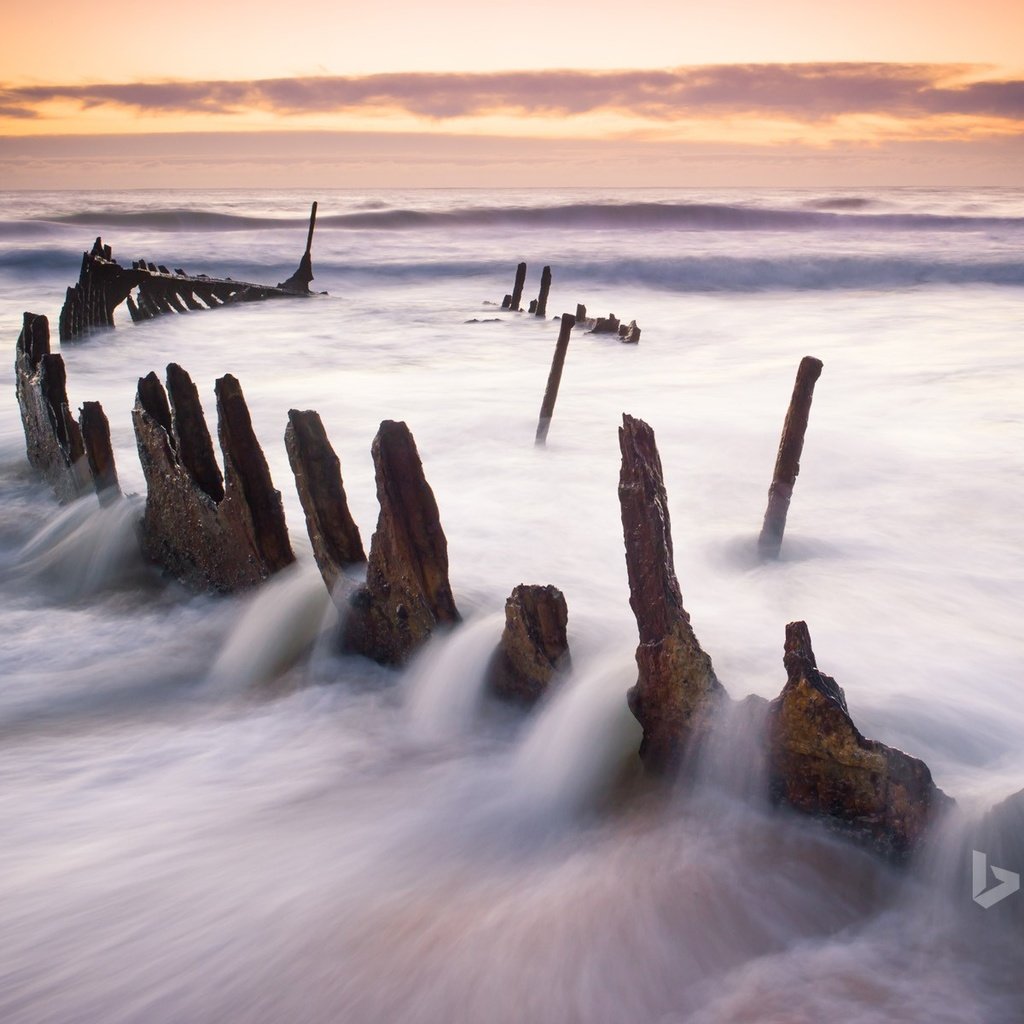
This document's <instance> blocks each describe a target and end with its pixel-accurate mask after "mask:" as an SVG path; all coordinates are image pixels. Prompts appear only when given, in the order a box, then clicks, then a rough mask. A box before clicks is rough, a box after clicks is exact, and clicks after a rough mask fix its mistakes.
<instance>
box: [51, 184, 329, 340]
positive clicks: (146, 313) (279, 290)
mask: <svg viewBox="0 0 1024 1024" xmlns="http://www.w3.org/2000/svg"><path fill="white" fill-rule="evenodd" d="M316 207H317V204H316V203H314V204H313V208H312V211H311V213H310V219H309V232H308V235H307V237H306V251H305V252H304V253H303V255H302V259H301V260H300V261H299V266H298V269H297V270H296V271H295V273H294V274H292V276H291V277H289V278H288V280H287V281H284V282H282V283H281V284H278V285H276V286H271V285H263V284H252V283H250V282H247V281H233V280H232V279H231V278H229V277H225V278H215V277H207V276H206V275H205V274H199V275H197V276H193V275H190V274H186V273H185V271H184V270H182V269H181V268H180V267H179V268H176V269H175V270H174V272H173V273H172V272H171V271H170V270H168V269H167V267H166V266H164V265H163V264H160V265H157V264H155V263H152V262H149V261H147V260H135V261H134V262H133V263H132V265H131V267H122V266H121V265H120V264H119V263H118V262H117V261H116V260H115V259H114V257H113V253H112V251H111V248H110V246H109V245H104V244H103V241H102V239H100V238H97V239H96V241H95V243H94V244H93V247H92V249H91V250H90V251H89V252H86V253H83V254H82V266H81V270H80V271H79V276H78V281H77V283H76V284H74V285H72V286H71V287H70V288H68V290H67V293H66V295H65V299H64V306H63V307H62V309H61V312H60V324H59V326H60V340H61V341H72V340H74V339H75V338H79V337H81V336H82V335H83V334H86V333H87V332H89V331H90V330H92V329H93V328H95V327H113V326H114V310H115V309H116V308H117V307H118V306H119V305H121V303H122V302H126V301H127V305H128V312H129V314H130V316H131V318H132V320H133V321H141V320H150V319H152V318H153V317H156V316H161V315H162V314H164V313H185V312H186V311H188V310H203V309H214V308H216V307H218V306H224V305H229V304H232V303H239V302H259V301H262V300H264V299H274V298H295V297H296V296H307V295H309V294H310V290H309V282H310V281H312V280H313V264H312V257H311V249H312V244H313V228H314V226H315V225H316Z"/></svg>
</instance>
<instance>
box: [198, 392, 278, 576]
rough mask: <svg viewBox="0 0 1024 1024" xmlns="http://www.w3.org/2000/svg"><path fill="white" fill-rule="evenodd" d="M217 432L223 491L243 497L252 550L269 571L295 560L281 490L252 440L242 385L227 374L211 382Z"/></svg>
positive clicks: (250, 422) (252, 434) (257, 445)
mask: <svg viewBox="0 0 1024 1024" xmlns="http://www.w3.org/2000/svg"><path fill="white" fill-rule="evenodd" d="M214 393H215V394H216V397H217V416H218V420H217V433H218V437H219V439H220V447H221V451H222V452H223V453H224V479H225V482H226V486H225V493H227V492H228V491H232V490H237V492H238V493H240V494H242V495H243V496H244V498H245V503H246V505H247V507H248V514H249V517H250V521H251V522H252V528H253V537H254V540H255V546H256V550H257V551H258V552H259V554H260V556H261V557H262V559H263V561H264V562H265V563H266V565H267V568H268V569H269V570H270V572H277V571H278V570H279V569H283V568H284V567H285V566H286V565H290V564H291V563H292V562H294V561H295V555H294V554H293V553H292V546H291V541H290V540H289V539H288V527H287V525H286V524H285V519H284V505H283V504H282V501H281V492H280V491H278V490H275V488H274V483H273V481H272V480H271V478H270V467H269V466H268V465H267V460H266V457H265V456H264V454H263V449H262V448H261V447H260V443H259V441H258V440H257V439H256V433H255V431H254V430H253V428H252V420H251V418H250V416H249V408H248V406H247V405H246V404H245V397H244V396H243V394H242V386H241V385H240V384H239V383H238V380H237V378H235V377H234V376H232V375H231V374H230V373H226V374H224V376H223V377H220V378H219V379H218V380H217V381H216V382H215V383H214Z"/></svg>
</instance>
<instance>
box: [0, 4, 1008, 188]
mask: <svg viewBox="0 0 1024 1024" xmlns="http://www.w3.org/2000/svg"><path fill="white" fill-rule="evenodd" d="M1022 129H1024V4H1022V3H1020V2H1019V0H978V2H976V3H973V4H967V3H964V2H962V0H957V2H951V0H888V2H884V3H883V2H880V0H862V2H860V3H857V4H843V5H840V4H822V3H821V2H820V0H813V2H812V0H781V2H776V3H771V4H768V3H757V2H750V0H748V2H746V3H737V2H731V0H720V2H718V3H716V4H714V5H711V4H702V5H696V4H692V3H685V2H679V0H657V2H641V3H638V4H634V5H629V4H622V3H620V2H615V3H611V2H609V0H588V2H586V3H584V2H582V0H562V2H552V3H545V4H541V3H535V2H532V0H530V2H526V3H521V4H519V5H514V4H512V3H506V4H501V5H493V4H492V5H487V6H481V5H480V4H479V3H472V2H469V0H438V3H436V4H434V5H430V4H421V3H417V4H411V3H409V2H408V0H396V2H391V3H388V2H384V3H378V4H376V5H365V4H358V5H356V4H349V3H344V2H342V3H338V2H326V0H306V2H304V3H301V4H297V5H296V6H295V8H294V10H289V9H288V8H286V7H285V6H284V5H282V4H280V3H275V4H270V3H267V2H265V0H252V2H251V3H248V4H245V5H241V4H225V3H221V4H216V3H204V4H200V3H194V2H190V0H187V2H184V3H177V4H174V5H169V4H167V3H161V4H155V3H154V4H150V5H146V4H136V5H132V6H130V7H128V6H125V5H117V4H109V3H103V4H100V3H98V2H96V3H92V4H90V3H88V2H85V0H76V2H75V3H70V2H64V0H38V2H36V3H34V4H23V5H20V6H19V8H17V9H15V10H12V11H10V12H8V13H7V14H6V15H5V31H4V33H3V36H2V37H0V174H2V176H3V181H4V183H5V184H6V185H8V186H9V187H69V186H78V185H87V184H94V185H95V186H96V187H107V188H109V187H124V186H128V185H136V186H139V187H144V186H146V185H153V186H159V187H168V186H174V185H179V186H182V187H192V186H196V187H204V186H227V185H253V186H273V187H281V186H294V187H307V186H330V185H335V186H346V185H350V186H374V185H379V186H385V185H387V186H399V187H402V186H417V185H455V186H463V185H519V184H521V185H539V186H542V185H546V184H547V185H631V184H636V185H715V184H722V185H733V184H735V185H744V184H765V185H787V184H791V185H814V184H848V185H857V184H865V185H876V184H896V185H899V184H923V185H931V184H993V185H1017V184H1024V172H1022V170H1021V168H1022V166H1024V132H1022Z"/></svg>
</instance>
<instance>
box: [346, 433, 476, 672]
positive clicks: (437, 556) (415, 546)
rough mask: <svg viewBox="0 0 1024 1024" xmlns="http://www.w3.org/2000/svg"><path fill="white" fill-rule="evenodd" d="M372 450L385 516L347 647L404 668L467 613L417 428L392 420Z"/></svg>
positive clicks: (356, 600) (354, 606)
mask: <svg viewBox="0 0 1024 1024" xmlns="http://www.w3.org/2000/svg"><path fill="white" fill-rule="evenodd" d="M371 451H372V454H373V465H374V470H375V473H376V481H377V500H378V502H379V503H380V516H379V517H378V519H377V529H376V530H375V531H374V534H373V538H372V539H371V541H370V557H369V561H368V564H367V570H366V584H365V586H363V587H361V588H360V589H359V590H358V591H357V592H356V594H355V595H354V596H353V597H352V600H351V607H350V611H349V615H348V616H347V619H346V623H345V627H344V629H345V633H344V643H345V646H346V647H348V648H349V649H350V650H354V651H358V652H359V653H361V654H365V655H367V656H368V657H370V658H373V659H374V660H375V661H378V662H381V663H382V664H386V665H401V664H403V663H404V662H406V661H407V660H408V659H409V657H410V656H411V655H412V654H413V653H414V651H416V649H417V648H419V647H420V646H421V645H422V644H423V643H424V642H425V641H426V640H427V639H428V638H429V637H430V635H431V633H432V632H433V631H434V630H435V629H436V628H437V627H438V626H445V625H453V624H454V623H456V622H458V621H460V616H459V612H458V609H457V608H456V607H455V599H454V597H453V596H452V590H451V585H450V583H449V581H448V542H447V540H446V539H445V535H444V530H443V529H442V528H441V518H440V515H439V513H438V510H437V502H436V500H435V499H434V492H433V491H432V490H431V489H430V485H429V484H428V483H427V480H426V477H425V476H424V475H423V464H422V463H421V462H420V457H419V453H418V452H417V450H416V442H415V441H414V440H413V436H412V434H411V433H410V431H409V428H408V427H407V426H406V425H405V424H404V423H401V422H395V421H394V420H385V421H384V422H383V423H381V425H380V430H379V431H378V432H377V436H376V437H375V438H374V441H373V446H372V449H371Z"/></svg>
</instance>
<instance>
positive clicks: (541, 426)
mask: <svg viewBox="0 0 1024 1024" xmlns="http://www.w3.org/2000/svg"><path fill="white" fill-rule="evenodd" d="M575 325H576V318H575V317H574V316H573V315H572V313H563V314H562V323H561V326H560V327H559V328H558V340H557V341H556V342H555V354H554V355H553V356H552V357H551V370H550V371H549V372H548V383H547V386H546V387H545V388H544V400H543V401H542V402H541V404H540V417H539V418H538V420H537V435H536V437H535V439H534V443H535V444H537V445H543V444H545V443H546V442H547V439H548V429H549V428H550V426H551V417H552V416H554V414H555V402H556V401H557V399H558V386H559V384H561V382H562V368H563V367H564V366H565V353H566V351H567V350H568V348H569V337H570V335H571V334H572V329H573V327H574V326H575Z"/></svg>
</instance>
